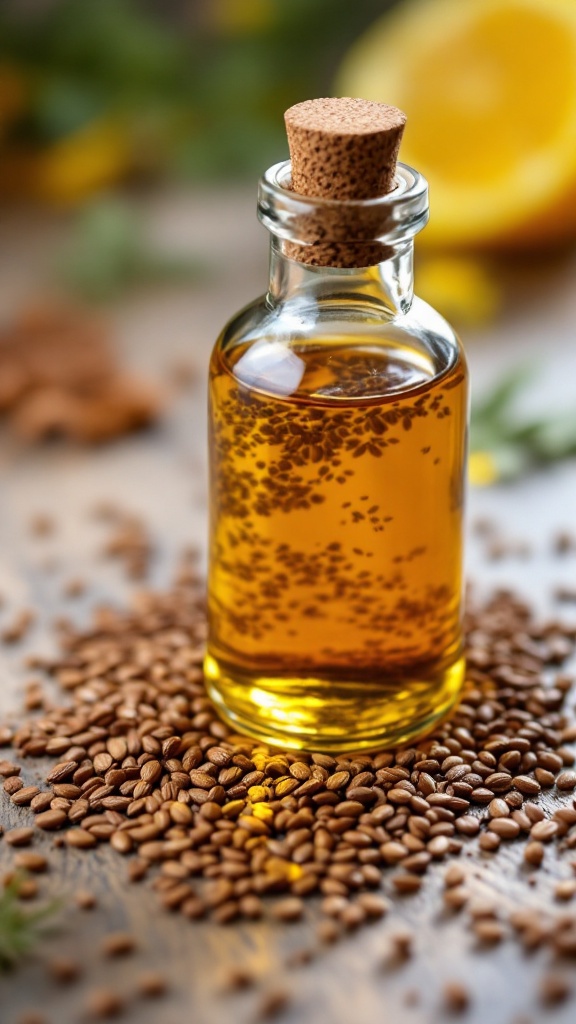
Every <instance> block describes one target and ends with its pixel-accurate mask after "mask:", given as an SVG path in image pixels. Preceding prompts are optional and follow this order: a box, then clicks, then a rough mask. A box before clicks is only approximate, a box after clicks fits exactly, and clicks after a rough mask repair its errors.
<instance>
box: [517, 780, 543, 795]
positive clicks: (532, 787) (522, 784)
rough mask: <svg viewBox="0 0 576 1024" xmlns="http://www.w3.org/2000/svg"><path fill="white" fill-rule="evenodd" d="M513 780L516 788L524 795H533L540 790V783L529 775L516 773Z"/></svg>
mask: <svg viewBox="0 0 576 1024" xmlns="http://www.w3.org/2000/svg"><path fill="white" fill-rule="evenodd" d="M513 781H514V786H515V787H516V789H517V790H519V792H520V793H523V794H524V796H535V795H536V794H537V793H539V792H540V788H541V787H540V783H538V782H537V781H536V779H532V778H531V777H530V776H529V775H517V776H516V778H515V779H514V780H513Z"/></svg>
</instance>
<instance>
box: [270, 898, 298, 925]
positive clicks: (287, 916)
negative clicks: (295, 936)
mask: <svg viewBox="0 0 576 1024" xmlns="http://www.w3.org/2000/svg"><path fill="white" fill-rule="evenodd" d="M303 913H304V904H303V902H302V900H301V899H299V898H298V897H297V896H287V897H286V898H285V899H283V900H279V901H278V902H277V903H275V904H274V906H273V907H272V915H273V917H275V918H277V919H278V920H279V921H299V920H300V918H301V917H302V914H303Z"/></svg>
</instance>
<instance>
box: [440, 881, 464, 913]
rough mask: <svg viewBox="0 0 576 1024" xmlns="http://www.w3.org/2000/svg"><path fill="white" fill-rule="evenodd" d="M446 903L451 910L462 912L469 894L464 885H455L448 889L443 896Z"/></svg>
mask: <svg viewBox="0 0 576 1024" xmlns="http://www.w3.org/2000/svg"><path fill="white" fill-rule="evenodd" d="M443 899H444V903H445V905H446V906H447V907H449V909H450V910H462V907H464V906H465V905H466V903H467V901H468V893H467V892H466V889H465V888H464V886H462V885H455V886H453V887H452V888H451V889H446V890H445V891H444V895H443Z"/></svg>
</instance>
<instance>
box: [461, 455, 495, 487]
mask: <svg viewBox="0 0 576 1024" xmlns="http://www.w3.org/2000/svg"><path fill="white" fill-rule="evenodd" d="M468 479H469V480H470V483H471V484H473V485H474V486H475V487H489V486H490V484H494V483H496V481H497V480H498V479H499V473H498V467H497V466H496V462H495V460H494V458H493V456H492V455H491V453H490V452H482V451H478V452H471V453H470V457H469V459H468Z"/></svg>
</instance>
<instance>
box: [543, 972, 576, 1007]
mask: <svg viewBox="0 0 576 1024" xmlns="http://www.w3.org/2000/svg"><path fill="white" fill-rule="evenodd" d="M571 992H572V986H571V984H570V982H569V981H568V980H567V979H566V978H564V977H563V976H562V975H561V974H557V973H552V972H548V973H546V974H545V975H544V976H543V977H542V978H541V979H540V984H539V986H538V993H539V997H540V1002H541V1003H542V1005H543V1006H558V1004H559V1003H563V1002H565V1000H566V999H568V997H569V995H570V994H571Z"/></svg>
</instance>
